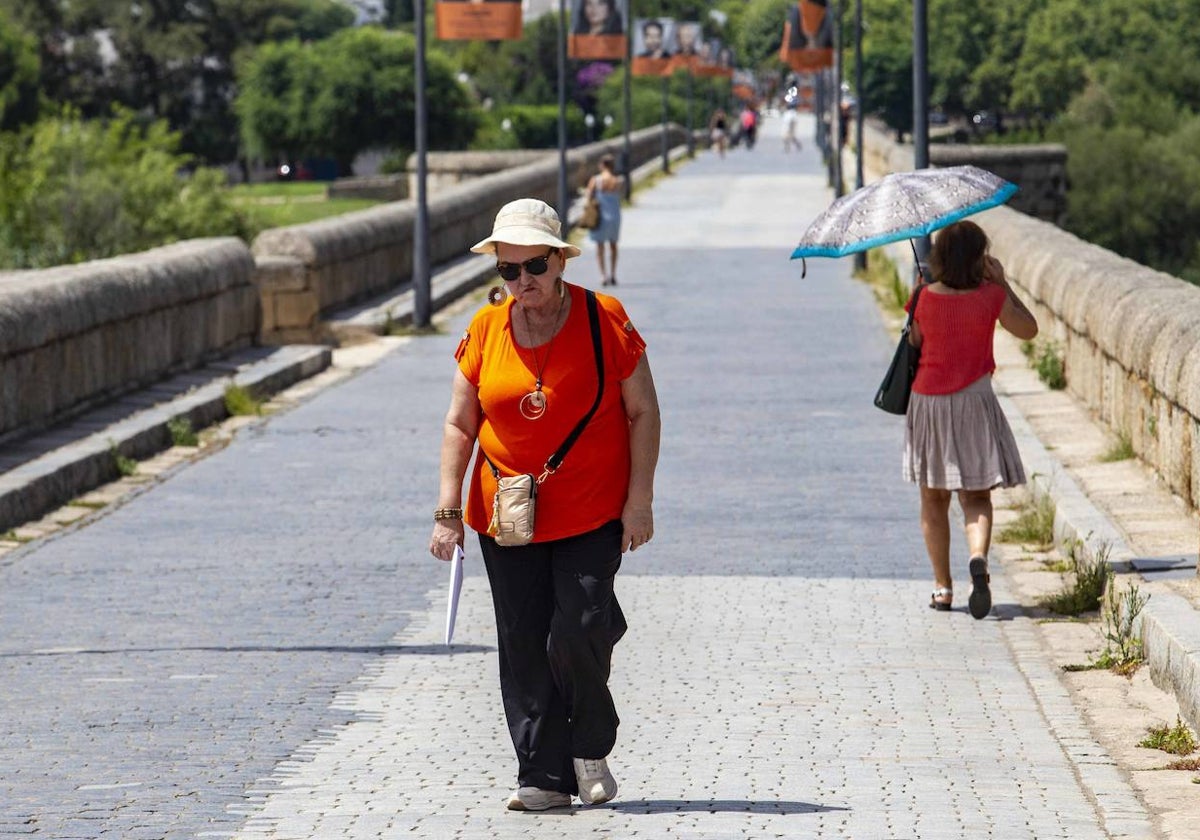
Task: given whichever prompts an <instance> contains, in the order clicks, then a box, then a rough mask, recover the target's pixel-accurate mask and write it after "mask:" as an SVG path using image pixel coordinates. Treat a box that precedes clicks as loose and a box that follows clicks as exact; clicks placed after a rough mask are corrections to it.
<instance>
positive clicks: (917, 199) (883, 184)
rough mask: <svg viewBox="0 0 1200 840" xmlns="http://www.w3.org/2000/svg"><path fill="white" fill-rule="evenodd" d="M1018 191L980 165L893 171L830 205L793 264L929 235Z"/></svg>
mask: <svg viewBox="0 0 1200 840" xmlns="http://www.w3.org/2000/svg"><path fill="white" fill-rule="evenodd" d="M1016 191H1017V186H1016V184H1010V183H1009V182H1008V181H1005V180H1004V179H1003V178H1001V177H999V176H997V175H993V174H992V173H991V172H988V171H987V170H986V169H980V168H979V167H977V166H950V167H947V168H945V169H918V170H915V171H913V172H894V173H892V174H891V175H887V176H885V177H883V178H880V179H879V180H878V181H876V182H875V183H873V184H869V185H867V186H865V187H863V188H862V189H860V190H855V191H854V192H852V193H850V194H849V195H844V196H842V197H841V198H839V199H838V200H837V201H835V202H833V204H831V205H829V207H828V208H827V209H826V210H825V211H824V212H823V213H821V215H819V216H817V218H815V219H813V222H812V224H810V225H809V226H808V230H806V231H804V235H803V236H801V237H800V244H799V245H798V246H796V250H795V251H793V252H792V259H794V260H797V259H800V258H802V257H844V256H846V255H847V254H856V253H858V252H859V251H866V250H869V249H870V248H875V247H878V246H879V245H886V244H887V243H889V242H898V241H899V240H901V239H914V238H916V237H920V236H928V235H929V234H930V233H932V232H933V231H935V230H937V229H938V228H943V227H946V226H947V225H950V224H953V223H954V222H957V221H958V220H959V219H963V218H966V217H967V216H970V215H971V214H972V213H978V212H980V211H981V210H987V209H988V208H989V207H995V206H996V205H997V204H1003V203H1004V202H1006V201H1008V199H1009V198H1010V197H1011V196H1012V194H1013V193H1015V192H1016Z"/></svg>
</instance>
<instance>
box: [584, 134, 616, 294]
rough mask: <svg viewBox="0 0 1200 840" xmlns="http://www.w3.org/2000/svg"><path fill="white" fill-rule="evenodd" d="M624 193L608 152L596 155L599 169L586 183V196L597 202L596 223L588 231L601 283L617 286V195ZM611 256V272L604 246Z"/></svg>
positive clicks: (612, 159) (613, 161) (614, 163)
mask: <svg viewBox="0 0 1200 840" xmlns="http://www.w3.org/2000/svg"><path fill="white" fill-rule="evenodd" d="M624 194H625V179H624V178H623V177H621V176H620V175H618V174H617V164H616V161H615V160H614V158H613V156H612V155H605V156H604V157H602V158H600V171H599V172H598V173H596V174H595V175H593V176H592V178H591V180H589V181H588V185H587V197H588V198H592V197H595V199H596V201H597V203H599V205H600V223H599V224H598V225H596V226H595V227H594V228H592V229H591V231H590V232H589V233H588V236H589V237H590V238H591V240H592V241H593V242H595V243H596V248H597V251H596V257H597V259H599V261H600V277H601V285H604V286H615V285H617V241H618V240H619V239H620V238H621V197H622V196H623V195H624ZM606 246H607V250H608V254H607V255H608V256H610V257H611V258H612V262H611V271H610V270H609V265H608V264H606V262H605V256H606V254H605V247H606Z"/></svg>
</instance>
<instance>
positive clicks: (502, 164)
mask: <svg viewBox="0 0 1200 840" xmlns="http://www.w3.org/2000/svg"><path fill="white" fill-rule="evenodd" d="M551 157H553V158H555V159H557V157H558V150H557V149H510V150H506V151H494V152H429V153H428V154H427V155H426V156H425V189H426V190H427V191H428V194H429V195H436V194H437V193H440V192H442V191H444V190H446V189H449V188H451V187H456V186H458V185H459V184H462V183H464V182H466V181H473V180H475V179H476V178H482V177H483V176H485V175H493V174H495V173H497V172H503V171H504V170H506V169H515V168H517V167H518V166H524V165H526V164H528V163H535V162H537V161H539V160H545V159H547V158H551ZM406 167H407V170H408V176H407V177H408V194H409V196H414V195H416V194H417V156H416V155H409V157H408V162H407V164H406Z"/></svg>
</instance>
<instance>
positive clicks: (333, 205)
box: [238, 198, 379, 231]
mask: <svg viewBox="0 0 1200 840" xmlns="http://www.w3.org/2000/svg"><path fill="white" fill-rule="evenodd" d="M378 203H379V202H378V201H370V200H368V199H365V198H333V199H324V200H321V201H288V200H285V201H282V202H280V203H278V204H258V203H245V204H239V205H238V209H239V210H241V211H242V212H243V213H244V214H245V215H246V218H247V220H248V221H249V223H250V227H251V228H252V229H253V230H255V231H263V230H267V229H268V228H276V227H287V226H288V225H302V224H304V223H305V222H315V221H317V220H319V219H327V218H329V217H330V216H340V215H341V214H343V213H353V212H354V211H355V210H365V209H367V208H368V207H374V206H375V205H376V204H378Z"/></svg>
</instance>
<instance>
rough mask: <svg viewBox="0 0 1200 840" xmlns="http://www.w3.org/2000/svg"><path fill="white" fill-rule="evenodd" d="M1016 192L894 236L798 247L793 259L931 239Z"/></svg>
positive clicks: (1010, 188)
mask: <svg viewBox="0 0 1200 840" xmlns="http://www.w3.org/2000/svg"><path fill="white" fill-rule="evenodd" d="M1016 191H1017V185H1016V184H1005V185H1004V186H1003V187H1001V188H1000V189H999V190H997V191H996V193H995V195H993V196H991V197H990V198H985V199H984V200H983V201H980V202H979V203H977V204H972V205H971V206H970V207H964V208H963V209H961V210H955V211H954V212H953V213H949V214H947V215H945V216H942V217H941V218H940V219H935V220H934V221H932V222H926V223H925V224H923V225H917V226H916V227H911V228H906V229H904V230H898V231H894V232H893V233H885V234H882V235H881V236H874V237H872V238H870V239H865V240H863V241H862V242H854V243H852V244H850V245H839V246H837V247H833V246H830V245H811V246H809V247H807V248H803V247H802V248H797V249H796V250H795V251H792V256H791V259H793V260H798V259H802V258H804V257H845V256H849V255H850V254H857V253H859V252H860V251H869V250H871V249H872V248H878V247H879V246H880V245H887V244H889V243H892V242H899V241H900V240H901V239H915V238H916V237H918V236H928V235H929V234H931V233H933V232H934V231H935V230H937V229H938V228H944V227H947V226H948V225H952V224H954V223H955V222H958V221H962V220H963V219H965V218H966V217H967V216H972V215H974V214H975V213H982V212H983V211H984V210H990V209H991V208H993V207H996V206H997V205H1000V204H1003V203H1004V202H1006V201H1008V200H1009V199H1010V198H1012V196H1013V193H1015V192H1016Z"/></svg>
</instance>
